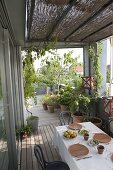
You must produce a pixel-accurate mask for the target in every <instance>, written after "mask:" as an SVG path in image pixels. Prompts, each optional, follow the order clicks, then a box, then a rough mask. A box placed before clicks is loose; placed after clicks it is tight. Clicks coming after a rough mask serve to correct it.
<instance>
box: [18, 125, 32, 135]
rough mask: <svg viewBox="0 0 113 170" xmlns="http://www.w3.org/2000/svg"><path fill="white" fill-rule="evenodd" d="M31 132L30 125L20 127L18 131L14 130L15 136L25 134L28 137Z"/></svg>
mask: <svg viewBox="0 0 113 170" xmlns="http://www.w3.org/2000/svg"><path fill="white" fill-rule="evenodd" d="M31 132H32V127H31V126H30V125H26V126H23V127H21V128H20V129H16V136H19V135H23V134H27V135H30V134H31Z"/></svg>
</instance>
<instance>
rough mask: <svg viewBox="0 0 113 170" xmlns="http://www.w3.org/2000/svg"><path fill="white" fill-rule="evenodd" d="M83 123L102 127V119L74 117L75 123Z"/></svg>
mask: <svg viewBox="0 0 113 170" xmlns="http://www.w3.org/2000/svg"><path fill="white" fill-rule="evenodd" d="M82 122H92V123H93V124H94V125H95V126H97V127H99V128H100V127H101V126H102V119H100V118H98V117H93V116H92V117H87V116H73V123H75V124H76V123H82Z"/></svg>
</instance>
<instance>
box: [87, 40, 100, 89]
mask: <svg viewBox="0 0 113 170" xmlns="http://www.w3.org/2000/svg"><path fill="white" fill-rule="evenodd" d="M101 54H102V43H101V42H99V43H98V46H97V52H95V50H94V48H92V47H90V49H89V56H90V58H91V59H92V61H93V70H94V79H95V81H96V85H97V92H98V90H99V89H100V88H101V86H102V79H103V78H102V74H101V73H100V57H101Z"/></svg>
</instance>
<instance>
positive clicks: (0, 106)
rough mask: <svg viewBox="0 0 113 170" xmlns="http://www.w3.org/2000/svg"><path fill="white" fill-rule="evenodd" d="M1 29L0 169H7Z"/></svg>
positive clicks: (1, 33) (0, 39) (5, 105)
mask: <svg viewBox="0 0 113 170" xmlns="http://www.w3.org/2000/svg"><path fill="white" fill-rule="evenodd" d="M2 37H3V30H2V28H1V27H0V170H8V164H9V159H8V147H7V135H6V119H5V107H7V104H5V103H4V99H3V98H4V93H3V80H2V77H3V76H5V70H4V69H3V65H4V61H3V41H2Z"/></svg>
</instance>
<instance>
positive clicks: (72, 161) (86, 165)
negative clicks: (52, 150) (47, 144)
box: [53, 122, 113, 170]
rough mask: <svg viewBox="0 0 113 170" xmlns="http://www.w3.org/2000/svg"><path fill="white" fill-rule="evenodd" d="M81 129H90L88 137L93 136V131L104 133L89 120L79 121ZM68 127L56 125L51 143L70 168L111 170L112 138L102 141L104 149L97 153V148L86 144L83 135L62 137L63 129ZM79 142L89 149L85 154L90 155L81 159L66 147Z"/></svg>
mask: <svg viewBox="0 0 113 170" xmlns="http://www.w3.org/2000/svg"><path fill="white" fill-rule="evenodd" d="M81 125H82V127H83V128H82V129H87V130H89V131H90V133H89V139H90V138H92V137H93V135H94V133H104V132H103V131H102V130H101V129H99V128H98V127H96V126H95V125H94V124H92V123H91V122H85V123H81ZM67 129H68V127H67V126H58V127H56V128H55V132H54V137H53V144H54V145H55V146H56V147H57V148H58V150H59V154H60V156H61V158H62V160H64V161H65V162H66V163H67V164H68V165H69V167H70V170H113V161H112V160H111V158H110V156H111V153H113V139H112V140H111V141H110V142H109V143H107V144H106V143H104V144H102V145H104V146H105V150H104V153H103V154H98V153H97V148H96V147H92V146H89V145H88V142H87V141H85V140H84V139H83V136H82V135H80V134H78V135H77V137H76V138H74V139H66V138H65V137H63V133H64V131H66V130H67ZM76 143H80V144H83V145H85V146H86V147H87V148H88V149H89V154H88V155H87V156H92V157H91V158H88V159H81V160H79V161H77V158H76V157H73V156H71V155H70V153H69V152H68V147H69V146H70V145H72V144H76Z"/></svg>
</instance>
